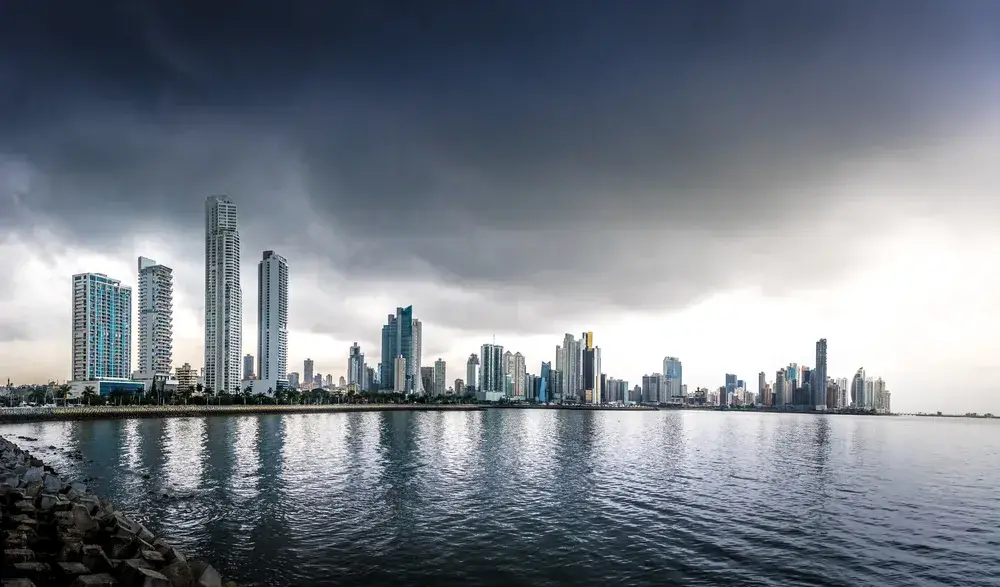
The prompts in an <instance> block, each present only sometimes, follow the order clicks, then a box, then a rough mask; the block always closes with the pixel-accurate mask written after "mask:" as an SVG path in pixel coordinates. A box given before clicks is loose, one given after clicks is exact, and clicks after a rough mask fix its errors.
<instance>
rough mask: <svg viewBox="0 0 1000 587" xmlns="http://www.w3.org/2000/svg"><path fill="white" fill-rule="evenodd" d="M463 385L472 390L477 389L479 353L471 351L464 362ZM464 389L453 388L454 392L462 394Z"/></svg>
mask: <svg viewBox="0 0 1000 587" xmlns="http://www.w3.org/2000/svg"><path fill="white" fill-rule="evenodd" d="M465 385H466V387H469V388H472V390H473V391H475V390H477V389H479V355H477V354H476V353H472V354H471V355H469V360H468V361H466V362H465ZM464 391H465V390H458V389H456V390H455V393H458V394H462V393H463V392H464Z"/></svg>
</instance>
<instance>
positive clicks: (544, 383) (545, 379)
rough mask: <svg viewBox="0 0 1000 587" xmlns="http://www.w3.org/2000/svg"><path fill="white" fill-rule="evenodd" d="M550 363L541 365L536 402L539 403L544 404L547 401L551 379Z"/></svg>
mask: <svg viewBox="0 0 1000 587" xmlns="http://www.w3.org/2000/svg"><path fill="white" fill-rule="evenodd" d="M551 371H552V363H545V362H543V363H542V369H541V375H540V377H539V378H540V380H541V382H540V383H539V384H538V401H539V403H543V404H544V403H545V402H547V401H549V399H548V398H549V379H550V378H551V376H552V375H551Z"/></svg>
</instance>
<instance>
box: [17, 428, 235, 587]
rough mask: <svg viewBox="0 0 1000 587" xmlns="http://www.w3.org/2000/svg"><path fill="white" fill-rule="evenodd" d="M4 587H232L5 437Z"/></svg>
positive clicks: (213, 571) (215, 573) (213, 572)
mask: <svg viewBox="0 0 1000 587" xmlns="http://www.w3.org/2000/svg"><path fill="white" fill-rule="evenodd" d="M0 514H2V517H0V524H2V526H3V527H2V528H0V542H2V545H0V546H2V547H3V559H2V560H0V576H2V578H3V586H4V587H31V586H34V587H69V586H72V587H110V586H116V587H235V584H234V583H232V582H223V580H222V577H221V576H220V575H219V573H218V572H217V571H216V570H215V569H213V568H212V567H211V566H210V565H208V564H205V563H203V562H200V561H195V560H190V559H188V558H186V557H185V556H184V555H183V554H182V553H180V552H178V551H177V550H176V549H174V548H172V547H171V546H170V545H168V544H167V543H166V542H164V541H163V540H161V539H159V538H156V537H155V536H153V534H152V533H151V532H150V531H149V530H147V529H146V528H145V527H144V526H143V525H142V524H139V523H136V522H133V521H132V520H130V519H129V518H128V517H126V516H125V515H124V514H122V513H121V512H119V511H115V508H114V506H113V505H112V504H111V503H110V502H109V501H108V500H106V499H101V498H98V497H97V496H94V495H92V494H90V493H88V492H87V485H86V484H85V483H83V482H80V481H73V482H69V483H67V482H66V481H64V480H63V479H61V478H60V477H59V475H57V474H56V472H55V471H53V470H52V469H51V468H50V467H47V466H45V465H44V464H43V463H42V461H40V460H38V459H36V458H33V457H32V456H31V455H30V454H28V453H27V452H25V451H22V450H21V449H20V448H19V447H18V446H17V445H15V444H13V443H12V442H10V441H8V440H7V439H5V438H2V437H0Z"/></svg>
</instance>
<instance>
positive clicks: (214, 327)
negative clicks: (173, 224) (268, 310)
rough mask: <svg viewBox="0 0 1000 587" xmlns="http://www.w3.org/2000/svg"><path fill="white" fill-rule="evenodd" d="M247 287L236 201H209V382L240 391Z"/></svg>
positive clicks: (218, 388)
mask: <svg viewBox="0 0 1000 587" xmlns="http://www.w3.org/2000/svg"><path fill="white" fill-rule="evenodd" d="M242 352H243V290H242V289H241V287H240V233H239V221H238V217H237V211H236V203H235V202H233V201H232V200H231V199H230V198H229V197H228V196H211V197H209V198H208V200H207V201H206V202H205V386H206V387H210V388H212V389H213V390H214V391H222V390H225V391H227V392H230V393H237V392H239V391H240V356H241V354H242Z"/></svg>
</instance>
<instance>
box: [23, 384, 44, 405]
mask: <svg viewBox="0 0 1000 587" xmlns="http://www.w3.org/2000/svg"><path fill="white" fill-rule="evenodd" d="M46 396H48V392H47V391H45V388H44V387H36V388H35V389H34V390H32V392H31V393H30V394H29V395H28V399H29V400H31V401H33V402H35V403H36V404H43V405H44V404H45V398H46Z"/></svg>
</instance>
